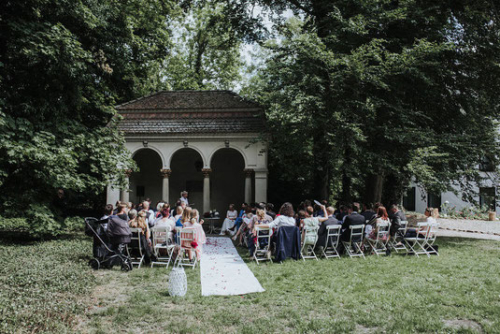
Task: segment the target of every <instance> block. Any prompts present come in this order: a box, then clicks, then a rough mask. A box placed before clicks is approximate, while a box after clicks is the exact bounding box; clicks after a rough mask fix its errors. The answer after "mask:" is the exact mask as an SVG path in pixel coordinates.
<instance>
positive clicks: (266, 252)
mask: <svg viewBox="0 0 500 334" xmlns="http://www.w3.org/2000/svg"><path fill="white" fill-rule="evenodd" d="M255 231H256V232H257V237H256V238H255V251H254V252H253V258H254V260H255V262H257V264H259V261H270V260H271V251H270V247H271V236H272V234H273V229H272V228H269V227H260V226H258V225H256V226H255ZM245 239H246V238H245ZM261 245H262V246H261Z"/></svg>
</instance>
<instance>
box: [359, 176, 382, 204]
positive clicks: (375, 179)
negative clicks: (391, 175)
mask: <svg viewBox="0 0 500 334" xmlns="http://www.w3.org/2000/svg"><path fill="white" fill-rule="evenodd" d="M383 190H384V176H383V175H381V174H371V175H368V177H367V178H366V182H365V194H364V196H363V201H364V202H365V203H377V202H381V201H382V193H383Z"/></svg>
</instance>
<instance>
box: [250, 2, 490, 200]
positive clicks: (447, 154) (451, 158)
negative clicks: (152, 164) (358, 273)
mask: <svg viewBox="0 0 500 334" xmlns="http://www.w3.org/2000/svg"><path fill="white" fill-rule="evenodd" d="M261 3H265V4H268V5H269V6H271V7H272V8H275V9H276V10H278V11H280V10H283V9H285V8H292V9H293V10H294V11H295V12H296V13H297V14H299V13H300V15H301V17H303V18H304V19H303V20H302V21H303V23H302V24H297V23H289V24H288V25H286V26H285V27H284V28H283V32H282V40H281V41H280V42H279V43H275V44H270V45H268V47H269V49H270V51H271V54H272V56H271V58H270V60H269V62H268V65H267V67H266V68H265V69H263V71H262V73H261V76H262V78H264V79H262V80H257V82H259V83H261V84H263V86H260V87H258V88H257V89H254V92H255V96H257V97H260V100H261V101H262V102H263V103H264V104H266V105H267V106H268V108H269V115H270V118H271V119H275V120H277V119H279V116H277V115H274V114H275V113H276V114H282V113H284V112H288V113H289V114H291V115H293V116H289V117H286V118H284V119H285V120H288V119H290V118H294V117H295V118H296V119H299V120H300V119H302V123H301V124H300V126H301V127H302V130H301V133H302V135H303V136H304V137H305V138H304V140H303V141H302V143H304V145H305V143H308V144H307V145H310V147H311V152H312V154H313V155H314V157H312V159H310V160H308V162H309V161H311V162H312V166H311V171H312V173H313V174H314V175H315V176H314V177H313V179H312V180H314V183H313V184H314V191H313V193H314V194H316V195H325V192H326V193H327V194H328V190H331V189H334V188H335V186H337V182H338V181H337V180H340V183H341V197H342V198H343V199H344V200H350V199H351V198H352V197H353V196H354V197H358V198H361V197H364V199H365V200H368V201H371V200H376V199H380V198H381V197H382V195H383V197H384V200H385V201H386V202H398V201H399V200H400V198H401V196H402V192H403V190H404V188H405V187H406V186H407V185H408V182H409V181H410V179H411V178H414V179H415V180H416V181H418V182H419V183H421V184H422V185H424V186H425V187H426V188H427V189H429V190H434V191H441V190H445V189H450V187H451V185H452V183H453V182H454V181H456V182H459V183H461V184H462V187H463V188H464V189H471V188H470V184H471V181H474V182H477V181H480V177H481V175H480V173H479V172H478V170H477V168H476V167H477V163H478V162H479V161H480V160H481V157H482V156H484V155H486V154H488V155H490V156H492V157H493V159H494V160H495V159H497V156H498V145H497V133H498V132H497V120H498V117H499V105H498V97H497V96H496V94H495V89H497V88H498V86H499V83H500V81H499V79H498V78H499V76H498V74H499V69H500V68H499V67H498V64H499V55H500V54H499V53H498V48H499V45H500V44H499V43H498V42H499V40H498V39H499V38H500V37H499V36H500V34H499V26H498V22H499V21H498V10H497V8H496V5H495V2H494V1H488V0H483V1H468V0H462V1H445V2H440V3H435V2H432V1H413V0H407V1H393V0H381V1H362V0H339V1H320V0H310V1H291V0H290V1H272V2H267V1H261ZM280 59H285V61H284V62H283V63H281V64H280V63H279V60H280ZM292 91H295V94H290V92H292ZM259 92H261V93H259ZM268 92H272V93H268ZM284 100H286V104H285V105H281V106H280V105H279V104H280V103H282V102H283V101H284ZM301 117H302V118H301ZM273 124H274V125H275V126H276V128H275V131H274V132H275V133H282V131H286V130H287V127H289V125H290V123H287V122H276V123H271V125H273ZM457 134H460V136H457ZM306 138H307V140H305V139H306ZM273 139H274V141H275V142H282V143H284V142H286V141H287V140H288V139H284V138H281V137H280V136H275V137H273ZM309 143H310V144H309ZM304 149H305V148H304ZM301 150H302V149H301ZM301 150H299V152H300V151H301ZM276 153H278V154H279V152H276ZM299 159H300V158H299ZM323 178H325V179H323Z"/></svg>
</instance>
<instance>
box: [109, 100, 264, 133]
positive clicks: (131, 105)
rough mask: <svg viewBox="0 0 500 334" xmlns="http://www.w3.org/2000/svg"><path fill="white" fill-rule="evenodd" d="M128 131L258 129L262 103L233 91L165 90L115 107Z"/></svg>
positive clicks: (243, 130)
mask: <svg viewBox="0 0 500 334" xmlns="http://www.w3.org/2000/svg"><path fill="white" fill-rule="evenodd" d="M116 109H117V110H118V112H119V113H120V114H121V115H122V116H123V120H121V121H120V125H119V128H120V129H121V130H122V131H124V132H125V133H126V134H179V133H259V132H262V131H263V127H264V121H263V113H262V109H261V108H260V106H259V105H258V104H256V103H254V102H251V101H248V100H245V99H243V98H242V97H240V96H239V95H238V94H236V93H234V92H230V91H162V92H158V93H155V94H152V95H149V96H145V97H142V98H139V99H137V100H133V101H130V102H127V103H124V104H121V105H119V106H117V107H116Z"/></svg>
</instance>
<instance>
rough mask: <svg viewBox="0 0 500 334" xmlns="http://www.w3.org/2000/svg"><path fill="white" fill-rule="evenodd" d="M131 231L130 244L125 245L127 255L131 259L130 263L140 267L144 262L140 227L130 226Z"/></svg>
mask: <svg viewBox="0 0 500 334" xmlns="http://www.w3.org/2000/svg"><path fill="white" fill-rule="evenodd" d="M130 232H131V233H132V235H131V237H130V244H128V245H127V247H126V248H127V254H128V257H129V258H130V259H131V260H132V265H137V268H140V267H141V265H142V263H143V262H144V253H143V251H142V243H141V234H142V229H140V228H130Z"/></svg>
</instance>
